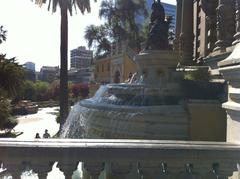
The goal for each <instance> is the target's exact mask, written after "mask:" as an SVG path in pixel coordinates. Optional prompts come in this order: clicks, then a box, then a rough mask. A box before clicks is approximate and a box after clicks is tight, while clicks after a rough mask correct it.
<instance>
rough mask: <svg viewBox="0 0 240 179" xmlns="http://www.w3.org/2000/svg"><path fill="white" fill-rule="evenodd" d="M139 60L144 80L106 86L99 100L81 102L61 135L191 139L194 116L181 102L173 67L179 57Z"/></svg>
mask: <svg viewBox="0 0 240 179" xmlns="http://www.w3.org/2000/svg"><path fill="white" fill-rule="evenodd" d="M159 58H160V59H159ZM162 58H163V59H162ZM174 59H175V60H174ZM136 61H137V62H138V63H139V64H140V65H139V72H140V76H142V78H141V81H140V80H135V81H137V83H132V84H108V85H103V86H101V87H100V89H99V90H98V91H97V92H96V94H95V96H94V97H93V98H90V99H86V100H82V101H80V102H78V103H77V104H76V105H75V106H74V107H73V109H72V110H71V112H70V114H69V117H68V119H67V120H66V123H65V125H64V127H63V130H62V132H61V137H64V138H129V139H169V140H170V139H187V138H188V117H187V112H186V110H185V108H184V105H182V104H181V103H180V100H181V99H182V96H181V89H180V86H179V84H178V83H176V81H175V80H174V75H173V74H172V71H170V70H169V68H168V67H169V66H173V65H172V64H176V54H174V53H173V52H167V51H160V52H159V51H158V52H151V53H144V54H140V55H138V56H137V57H136ZM139 79H140V78H139Z"/></svg>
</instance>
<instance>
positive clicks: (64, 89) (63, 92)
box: [35, 0, 96, 129]
mask: <svg viewBox="0 0 240 179" xmlns="http://www.w3.org/2000/svg"><path fill="white" fill-rule="evenodd" d="M95 1H96V0H95ZM35 3H36V4H37V5H39V6H40V7H41V6H42V4H44V3H47V0H35ZM58 7H59V8H60V13H61V45H60V58H61V60H60V67H61V68H60V129H61V128H62V125H63V124H64V122H65V120H66V118H67V116H68V107H69V106H68V12H69V13H70V15H72V10H73V8H75V10H77V8H78V9H79V10H80V11H81V13H82V14H84V12H85V11H87V12H90V0H48V10H50V9H52V12H53V13H55V12H56V10H57V8H58Z"/></svg>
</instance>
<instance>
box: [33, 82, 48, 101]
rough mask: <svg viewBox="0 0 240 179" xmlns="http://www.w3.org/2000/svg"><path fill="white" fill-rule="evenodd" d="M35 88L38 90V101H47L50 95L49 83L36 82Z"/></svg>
mask: <svg viewBox="0 0 240 179" xmlns="http://www.w3.org/2000/svg"><path fill="white" fill-rule="evenodd" d="M34 88H35V90H36V99H37V100H38V101H47V100H49V98H50V96H49V94H48V89H49V83H47V82H43V81H37V82H36V83H35V84H34Z"/></svg>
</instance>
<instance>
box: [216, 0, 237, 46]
mask: <svg viewBox="0 0 240 179" xmlns="http://www.w3.org/2000/svg"><path fill="white" fill-rule="evenodd" d="M216 11H217V42H216V43H215V45H216V47H215V49H214V51H218V50H220V51H225V50H226V47H227V46H230V45H231V43H232V41H233V38H232V36H233V33H234V32H233V31H234V27H235V24H234V20H233V19H234V14H233V12H234V6H233V0H218V7H217V9H216Z"/></svg>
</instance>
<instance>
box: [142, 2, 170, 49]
mask: <svg viewBox="0 0 240 179" xmlns="http://www.w3.org/2000/svg"><path fill="white" fill-rule="evenodd" d="M170 21H171V20H170V19H167V20H166V19H165V11H164V8H163V6H162V4H161V1H160V0H157V1H156V0H154V1H153V4H152V14H151V21H150V24H149V34H148V39H147V44H146V48H145V50H166V49H169V43H168V29H169V24H170Z"/></svg>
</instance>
